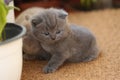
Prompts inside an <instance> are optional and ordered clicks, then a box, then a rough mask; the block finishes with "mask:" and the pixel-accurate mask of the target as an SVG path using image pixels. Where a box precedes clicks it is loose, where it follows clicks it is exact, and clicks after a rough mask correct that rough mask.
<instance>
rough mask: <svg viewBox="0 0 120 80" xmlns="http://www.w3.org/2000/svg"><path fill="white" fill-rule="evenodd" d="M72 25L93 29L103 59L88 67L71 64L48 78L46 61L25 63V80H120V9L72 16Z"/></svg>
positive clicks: (70, 18)
mask: <svg viewBox="0 0 120 80" xmlns="http://www.w3.org/2000/svg"><path fill="white" fill-rule="evenodd" d="M69 21H70V22H72V23H74V24H77V25H82V26H85V27H87V28H89V29H90V30H91V31H92V32H93V33H94V34H95V36H96V38H97V42H98V45H99V47H100V49H101V54H100V56H99V57H98V58H97V59H96V60H94V61H91V62H87V63H67V64H64V65H63V66H62V67H60V68H59V69H58V70H57V71H56V72H54V73H52V74H44V73H43V72H42V68H43V67H44V66H45V65H46V63H47V62H46V61H24V64H23V72H22V79H21V80H120V9H116V10H115V9H112V10H100V11H91V12H75V13H70V15H69Z"/></svg>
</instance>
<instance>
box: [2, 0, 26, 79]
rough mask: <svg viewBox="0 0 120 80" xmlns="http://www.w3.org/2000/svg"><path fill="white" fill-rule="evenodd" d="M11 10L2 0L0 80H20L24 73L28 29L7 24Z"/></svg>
mask: <svg viewBox="0 0 120 80" xmlns="http://www.w3.org/2000/svg"><path fill="white" fill-rule="evenodd" d="M6 1H7V0H6ZM9 1H10V0H9ZM11 8H13V7H8V6H7V4H5V2H4V0H0V80H20V77H21V71H22V36H23V35H24V34H25V32H26V29H25V28H24V27H22V26H19V25H16V24H14V23H6V16H7V14H8V12H9V10H10V9H11Z"/></svg>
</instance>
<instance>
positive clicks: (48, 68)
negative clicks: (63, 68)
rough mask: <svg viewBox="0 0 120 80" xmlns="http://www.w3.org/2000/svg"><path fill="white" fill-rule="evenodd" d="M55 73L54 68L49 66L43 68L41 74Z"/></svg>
mask: <svg viewBox="0 0 120 80" xmlns="http://www.w3.org/2000/svg"><path fill="white" fill-rule="evenodd" d="M55 71H56V68H54V67H49V66H45V67H44V68H43V72H44V73H46V74H47V73H52V72H55Z"/></svg>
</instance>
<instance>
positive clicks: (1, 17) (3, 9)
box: [0, 0, 19, 41]
mask: <svg viewBox="0 0 120 80" xmlns="http://www.w3.org/2000/svg"><path fill="white" fill-rule="evenodd" d="M5 1H11V0H5ZM7 4H8V3H7ZM7 4H6V3H5V2H4V0H0V41H2V32H3V30H4V27H5V25H6V17H7V14H8V12H9V10H10V9H13V8H15V9H17V10H19V9H18V8H17V7H13V6H8V5H7Z"/></svg>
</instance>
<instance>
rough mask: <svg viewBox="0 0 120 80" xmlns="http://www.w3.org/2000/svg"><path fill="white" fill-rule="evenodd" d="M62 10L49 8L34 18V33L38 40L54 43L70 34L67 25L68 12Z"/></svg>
mask: <svg viewBox="0 0 120 80" xmlns="http://www.w3.org/2000/svg"><path fill="white" fill-rule="evenodd" d="M60 11H61V10H56V9H55V10H54V9H49V10H46V11H45V12H43V13H41V14H39V15H37V16H36V17H34V18H33V20H32V25H33V27H32V30H33V35H34V36H35V37H36V38H37V39H38V40H40V41H42V42H46V43H54V42H56V41H59V40H62V39H64V38H65V37H66V36H67V35H68V30H67V27H66V26H67V22H66V16H67V13H65V12H64V13H63V12H60ZM62 11H63V10H62Z"/></svg>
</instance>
